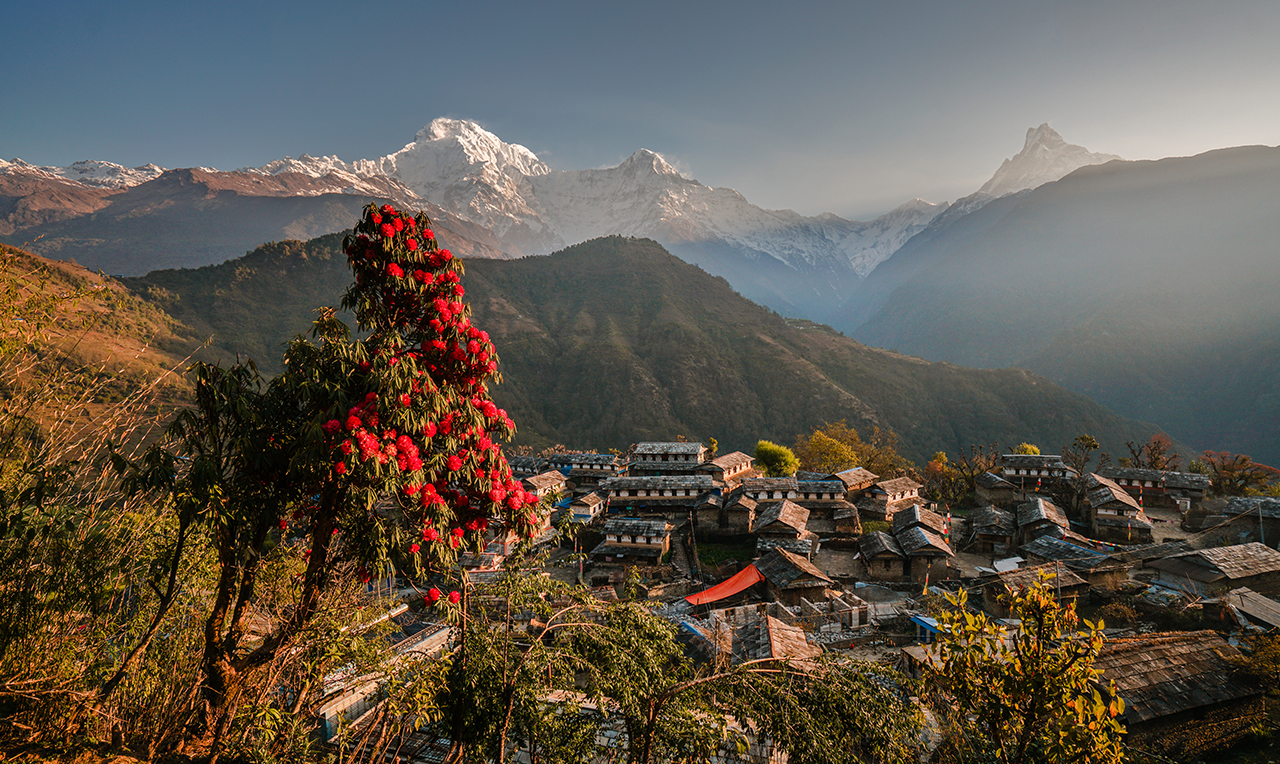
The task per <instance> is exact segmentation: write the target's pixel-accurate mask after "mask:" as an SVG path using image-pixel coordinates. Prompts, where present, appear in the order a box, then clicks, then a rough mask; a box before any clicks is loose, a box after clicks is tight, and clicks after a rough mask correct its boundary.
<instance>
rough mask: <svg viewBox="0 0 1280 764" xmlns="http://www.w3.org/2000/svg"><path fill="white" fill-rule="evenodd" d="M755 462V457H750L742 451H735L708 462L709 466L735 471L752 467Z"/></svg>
mask: <svg viewBox="0 0 1280 764" xmlns="http://www.w3.org/2000/svg"><path fill="white" fill-rule="evenodd" d="M754 461H755V457H753V456H748V455H747V454H744V453H742V452H741V451H733V452H730V453H727V454H725V455H724V456H718V457H716V458H715V459H712V460H711V461H709V462H707V464H714V465H715V466H717V467H719V468H720V469H722V470H733V469H737V468H740V467H744V466H745V467H750V466H751V463H752V462H754Z"/></svg>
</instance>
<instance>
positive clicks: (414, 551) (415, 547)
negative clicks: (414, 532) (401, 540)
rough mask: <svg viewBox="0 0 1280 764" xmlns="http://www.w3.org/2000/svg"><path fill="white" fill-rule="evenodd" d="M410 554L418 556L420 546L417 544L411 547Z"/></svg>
mask: <svg viewBox="0 0 1280 764" xmlns="http://www.w3.org/2000/svg"><path fill="white" fill-rule="evenodd" d="M409 553H410V554H417V553H418V545H417V544H413V545H412V546H410V547H409Z"/></svg>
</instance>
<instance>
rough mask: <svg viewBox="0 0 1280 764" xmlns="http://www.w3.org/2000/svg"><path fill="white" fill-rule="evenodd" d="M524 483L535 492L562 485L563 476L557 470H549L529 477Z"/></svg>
mask: <svg viewBox="0 0 1280 764" xmlns="http://www.w3.org/2000/svg"><path fill="white" fill-rule="evenodd" d="M524 482H526V483H528V484H529V485H531V486H533V487H534V489H535V490H539V491H541V490H545V489H550V488H555V487H556V486H563V485H564V474H563V473H561V472H560V471H559V470H549V471H547V472H542V473H539V474H537V475H531V476H529V477H527V478H525V479H524Z"/></svg>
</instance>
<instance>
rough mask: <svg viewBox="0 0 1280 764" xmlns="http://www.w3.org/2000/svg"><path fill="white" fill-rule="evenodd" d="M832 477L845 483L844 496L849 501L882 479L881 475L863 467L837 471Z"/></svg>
mask: <svg viewBox="0 0 1280 764" xmlns="http://www.w3.org/2000/svg"><path fill="white" fill-rule="evenodd" d="M831 477H833V478H835V479H836V480H839V481H840V482H841V483H844V497H845V499H846V500H848V501H856V500H857V499H858V498H859V497H860V496H862V494H863V493H864V492H865V491H867V490H868V489H870V488H871V486H873V485H875V484H876V481H877V480H879V479H880V476H879V475H877V474H876V473H874V472H872V471H871V470H868V469H864V468H862V467H854V468H853V469H851V470H845V471H844V472H837V473H836V474H834V475H832V476H831Z"/></svg>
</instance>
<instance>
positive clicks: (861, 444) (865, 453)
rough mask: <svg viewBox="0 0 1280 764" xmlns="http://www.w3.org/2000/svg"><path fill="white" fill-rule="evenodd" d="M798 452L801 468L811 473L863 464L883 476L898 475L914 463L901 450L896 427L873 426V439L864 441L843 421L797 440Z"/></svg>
mask: <svg viewBox="0 0 1280 764" xmlns="http://www.w3.org/2000/svg"><path fill="white" fill-rule="evenodd" d="M795 454H796V456H797V457H798V458H799V459H800V469H804V470H808V471H810V472H825V473H832V472H840V471H842V470H846V469H849V468H851V467H863V468H865V469H867V470H870V471H871V472H874V473H875V474H877V475H879V476H880V477H882V478H894V477H901V476H902V475H905V474H907V473H908V472H909V471H911V470H912V465H911V462H910V461H908V460H907V459H906V458H905V457H903V456H902V455H901V454H900V453H898V436H897V435H896V434H895V433H894V432H893V431H892V430H882V429H881V428H880V427H878V426H877V427H875V428H873V429H872V431H871V438H870V440H867V441H864V440H863V439H862V436H861V435H860V434H859V433H858V431H857V430H855V429H854V428H852V427H850V426H849V425H847V424H845V422H844V421H843V420H841V421H839V422H827V423H826V424H824V425H822V426H821V427H817V428H815V429H814V430H813V432H812V433H810V434H809V436H808V437H803V438H800V439H799V440H797V441H796V445H795Z"/></svg>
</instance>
